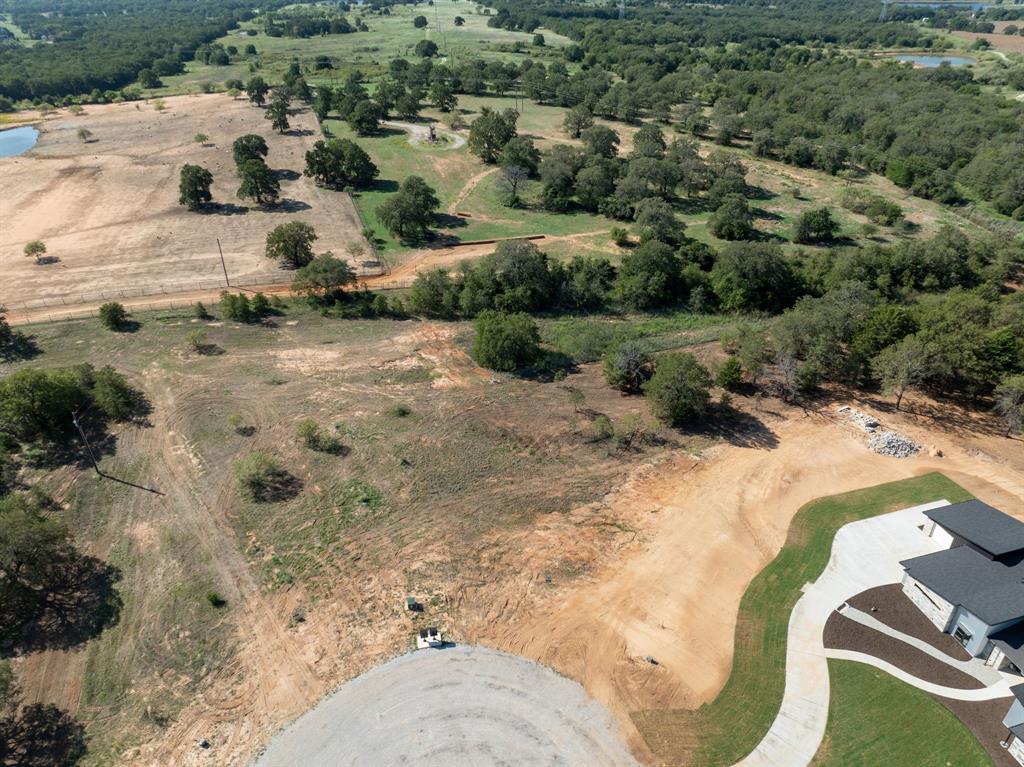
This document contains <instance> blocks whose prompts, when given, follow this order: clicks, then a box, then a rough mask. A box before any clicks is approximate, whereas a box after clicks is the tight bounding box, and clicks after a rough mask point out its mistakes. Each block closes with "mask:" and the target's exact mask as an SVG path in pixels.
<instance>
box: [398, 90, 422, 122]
mask: <svg viewBox="0 0 1024 767" xmlns="http://www.w3.org/2000/svg"><path fill="white" fill-rule="evenodd" d="M395 111H396V112H398V114H399V115H401V116H402V117H404V118H406V119H407V120H413V119H415V118H416V116H417V115H419V113H420V101H419V99H418V98H416V96H415V95H414V94H412V93H410V92H409V91H404V92H403V93H402V95H401V96H399V97H398V98H397V99H396V100H395Z"/></svg>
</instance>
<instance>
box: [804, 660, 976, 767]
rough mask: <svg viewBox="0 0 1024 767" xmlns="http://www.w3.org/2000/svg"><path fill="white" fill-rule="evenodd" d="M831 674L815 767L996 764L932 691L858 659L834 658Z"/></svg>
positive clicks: (933, 766) (830, 664)
mask: <svg viewBox="0 0 1024 767" xmlns="http://www.w3.org/2000/svg"><path fill="white" fill-rule="evenodd" d="M828 674H829V681H830V683H831V687H832V699H831V702H830V704H829V712H828V730H826V732H825V741H824V742H823V743H822V746H821V749H820V750H819V751H818V755H817V757H816V758H815V760H814V762H813V763H812V767H877V765H903V764H906V765H914V767H947V765H950V764H954V765H968V764H969V765H977V767H983V765H991V764H992V760H991V759H990V758H989V756H988V754H986V753H985V749H983V748H982V747H981V745H980V744H979V743H978V741H977V739H976V738H975V737H974V735H973V734H972V733H971V731H970V730H968V729H967V728H966V727H964V726H963V724H961V723H960V721H959V720H958V719H957V718H956V717H955V716H953V715H952V714H951V713H950V712H949V711H947V710H946V709H945V708H943V707H942V705H940V704H939V703H937V702H936V701H934V700H932V698H931V697H930V696H929V695H928V694H927V693H924V692H922V691H921V690H917V689H915V688H913V687H911V686H910V685H907V684H904V683H903V682H900V681H899V680H897V679H894V678H893V677H891V676H889V675H888V674H886V673H885V672H884V671H879V670H878V669H874V668H871V667H870V666H864V665H862V664H860V663H854V662H852V661H844V660H830V661H829V662H828ZM951 758H952V759H953V761H950V760H951Z"/></svg>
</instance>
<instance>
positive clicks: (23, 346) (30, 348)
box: [0, 330, 41, 362]
mask: <svg viewBox="0 0 1024 767" xmlns="http://www.w3.org/2000/svg"><path fill="white" fill-rule="evenodd" d="M39 354H41V350H40V348H39V345H38V344H37V343H36V341H35V338H34V337H33V336H27V335H25V334H24V333H19V332H18V331H16V330H15V331H11V333H10V336H9V337H8V339H7V342H6V343H4V344H0V362H17V361H20V360H30V359H32V358H33V357H37V356H39Z"/></svg>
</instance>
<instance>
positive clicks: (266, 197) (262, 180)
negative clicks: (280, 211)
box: [238, 160, 281, 205]
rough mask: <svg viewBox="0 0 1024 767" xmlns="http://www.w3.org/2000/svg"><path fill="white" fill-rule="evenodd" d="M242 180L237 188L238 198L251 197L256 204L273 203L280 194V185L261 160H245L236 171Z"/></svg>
mask: <svg viewBox="0 0 1024 767" xmlns="http://www.w3.org/2000/svg"><path fill="white" fill-rule="evenodd" d="M238 175H239V178H241V180H242V184H241V186H239V187H238V196H239V197H240V198H242V199H245V198H246V197H251V198H252V199H254V200H255V201H256V202H257V203H258V204H260V205H262V204H263V203H264V202H270V203H272V202H274V201H275V200H277V198H278V196H279V195H280V193H281V184H280V183H279V182H278V180H277V179H276V178H275V177H274V173H273V172H272V171H271V170H270V168H268V167H267V164H266V163H265V162H263V160H246V161H245V162H244V163H243V164H242V166H241V167H240V168H239V169H238Z"/></svg>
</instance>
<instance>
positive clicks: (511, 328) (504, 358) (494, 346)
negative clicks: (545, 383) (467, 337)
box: [472, 309, 540, 372]
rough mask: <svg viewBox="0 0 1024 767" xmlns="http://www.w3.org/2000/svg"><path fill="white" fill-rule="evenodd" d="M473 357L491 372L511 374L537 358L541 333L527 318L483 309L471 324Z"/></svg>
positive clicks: (521, 315)
mask: <svg viewBox="0 0 1024 767" xmlns="http://www.w3.org/2000/svg"><path fill="white" fill-rule="evenodd" d="M473 330H474V331H475V335H474V336H473V347H472V356H473V359H474V360H476V361H477V363H478V364H480V365H483V366H484V367H485V368H490V369H491V370H500V371H504V372H512V371H514V370H518V369H520V368H522V367H525V366H526V365H529V364H530V363H532V362H534V361H535V360H536V359H537V357H538V356H539V355H540V332H539V331H538V330H537V323H535V322H534V321H533V320H532V319H531V318H530V316H529V315H527V314H525V313H523V312H517V313H515V314H507V313H505V312H497V311H493V310H491V309H487V310H484V311H483V312H481V313H480V314H479V316H477V318H476V320H475V321H474V322H473Z"/></svg>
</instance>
